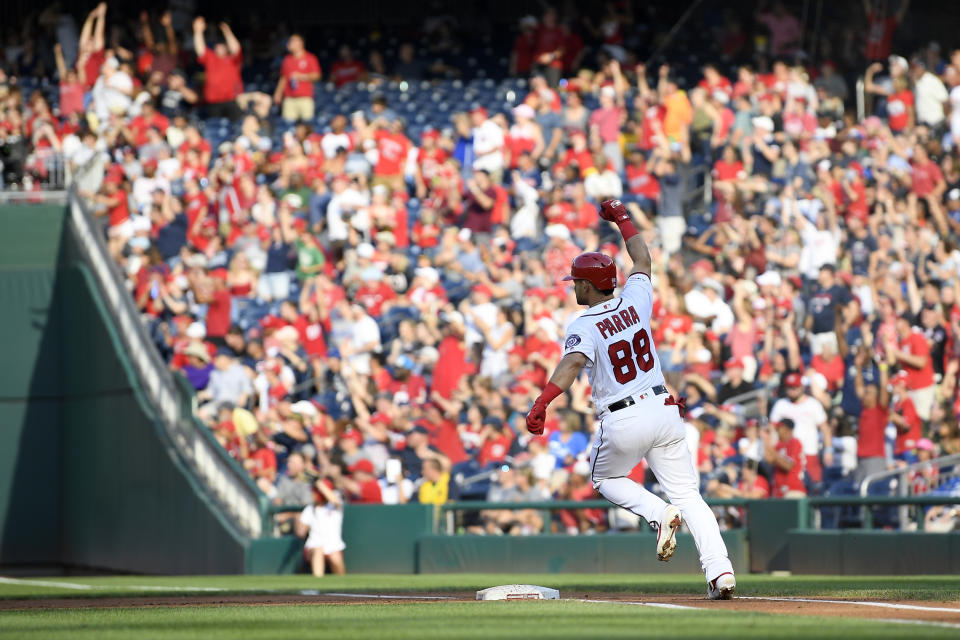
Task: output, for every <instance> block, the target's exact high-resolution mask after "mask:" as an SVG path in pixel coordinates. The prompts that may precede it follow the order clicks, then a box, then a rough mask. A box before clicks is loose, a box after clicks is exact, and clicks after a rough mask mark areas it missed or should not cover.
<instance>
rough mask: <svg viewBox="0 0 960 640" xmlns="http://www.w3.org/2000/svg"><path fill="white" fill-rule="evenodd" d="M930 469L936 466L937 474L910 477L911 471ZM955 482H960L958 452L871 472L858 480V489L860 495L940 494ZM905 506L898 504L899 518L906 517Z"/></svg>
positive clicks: (913, 472) (906, 518)
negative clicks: (900, 466)
mask: <svg viewBox="0 0 960 640" xmlns="http://www.w3.org/2000/svg"><path fill="white" fill-rule="evenodd" d="M931 469H935V470H936V474H934V475H932V476H929V477H928V476H921V477H920V478H918V479H917V481H913V480H912V479H911V478H910V476H911V474H915V473H920V474H922V473H923V472H925V471H928V470H931ZM956 486H960V454H953V455H949V456H941V457H939V458H934V459H933V460H928V461H927V462H917V463H914V464H911V465H908V466H906V467H902V468H900V469H893V470H891V471H881V472H879V473H872V474H870V475H868V476H866V477H865V478H864V479H863V480H862V481H861V482H860V485H859V487H858V491H859V493H860V496H862V497H864V498H866V497H868V496H870V495H871V494H872V495H878V496H880V495H891V494H895V495H896V496H900V497H907V496H917V495H928V494H941V495H942V494H943V493H946V492H949V491H950V490H951V489H952V488H953V487H956ZM958 499H960V498H958ZM908 510H909V508H908V507H907V506H906V505H901V506H900V510H899V518H900V522H907V521H908V519H909V513H908ZM864 517H867V515H866V514H864Z"/></svg>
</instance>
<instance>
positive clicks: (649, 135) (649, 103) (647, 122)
mask: <svg viewBox="0 0 960 640" xmlns="http://www.w3.org/2000/svg"><path fill="white" fill-rule="evenodd" d="M641 101H642V102H641V104H642V105H644V106H643V108H642V110H643V120H642V121H641V124H640V134H639V140H638V142H637V145H638V146H639V147H640V149H642V150H643V151H651V150H653V148H654V147H655V146H656V142H655V140H654V139H655V137H656V136H658V135H660V134H662V133H663V121H664V119H666V117H667V108H666V107H664V106H663V105H662V104H659V103H658V102H657V101H656V98H655V97H649V98H641Z"/></svg>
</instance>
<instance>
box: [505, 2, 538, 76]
mask: <svg viewBox="0 0 960 640" xmlns="http://www.w3.org/2000/svg"><path fill="white" fill-rule="evenodd" d="M536 46H537V19H536V18H534V17H533V16H526V17H525V18H522V19H521V20H520V33H518V34H517V37H516V38H515V39H514V41H513V51H512V52H511V54H510V75H511V76H520V77H525V76H528V75H530V69H531V68H532V67H533V53H534V50H535V49H536Z"/></svg>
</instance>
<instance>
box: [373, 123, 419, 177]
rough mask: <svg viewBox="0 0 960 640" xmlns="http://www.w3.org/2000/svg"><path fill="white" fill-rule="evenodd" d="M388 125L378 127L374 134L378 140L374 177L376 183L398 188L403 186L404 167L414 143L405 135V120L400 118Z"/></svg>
mask: <svg viewBox="0 0 960 640" xmlns="http://www.w3.org/2000/svg"><path fill="white" fill-rule="evenodd" d="M388 127H389V128H381V129H377V131H376V133H374V134H373V137H374V139H375V140H376V141H377V164H376V166H374V167H373V179H374V183H375V184H386V185H387V186H389V187H391V188H392V189H394V190H398V189H401V188H402V187H403V168H404V164H405V163H406V161H407V153H408V152H409V151H410V148H411V147H412V146H413V145H412V144H411V142H410V140H409V139H407V136H405V135H403V122H401V121H400V120H399V119H397V120H394V121H393V122H391V123H390V124H389V125H388Z"/></svg>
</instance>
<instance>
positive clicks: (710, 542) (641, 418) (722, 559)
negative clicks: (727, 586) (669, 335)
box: [590, 391, 733, 581]
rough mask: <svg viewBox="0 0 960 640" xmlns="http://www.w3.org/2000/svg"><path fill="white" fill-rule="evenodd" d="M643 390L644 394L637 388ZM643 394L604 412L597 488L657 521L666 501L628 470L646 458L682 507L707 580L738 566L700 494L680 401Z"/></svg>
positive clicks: (594, 475) (595, 456) (595, 450)
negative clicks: (627, 404)
mask: <svg viewBox="0 0 960 640" xmlns="http://www.w3.org/2000/svg"><path fill="white" fill-rule="evenodd" d="M638 395H639V394H638ZM638 395H635V396H634V400H638V402H637V403H636V404H634V405H632V406H630V407H626V408H625V409H621V410H619V411H615V412H613V413H607V414H605V415H604V416H603V417H602V418H601V420H600V429H599V430H598V431H597V435H596V437H595V438H594V441H593V447H592V448H591V450H590V473H591V480H592V481H593V486H594V488H595V489H596V490H597V491H599V492H600V494H601V495H602V496H603V497H604V498H606V499H607V500H609V501H610V502H612V503H613V504H615V505H618V506H620V507H623V508H625V509H627V510H629V511H632V512H633V513H635V514H637V515H638V516H641V517H642V518H644V519H645V520H646V521H647V522H649V523H654V522H656V523H657V524H658V525H659V523H660V519H661V518H662V516H663V511H664V509H666V508H667V503H666V502H664V501H663V500H661V499H660V498H659V497H657V496H655V495H654V494H652V493H650V492H649V491H647V490H646V489H644V488H643V486H642V485H640V484H637V483H636V482H634V481H633V480H630V479H629V478H627V474H629V473H630V471H631V470H632V469H633V468H634V467H635V466H637V464H639V462H640V460H641V459H642V458H646V459H647V465H649V467H650V469H651V470H652V471H653V473H654V475H656V477H657V480H658V481H659V482H660V486H661V487H663V490H664V492H665V493H666V494H667V497H668V498H670V502H671V503H672V504H673V505H675V506H676V507H677V508H678V509H680V513H681V514H682V515H683V520H684V522H686V524H687V528H689V529H690V533H691V534H693V539H694V541H695V542H696V544H697V551H698V552H699V553H700V564H701V565H702V567H703V571H704V573H705V574H706V577H707V580H708V581H710V580H713V579H714V578H716V577H717V576H719V575H720V574H722V573H726V572H728V571H729V572H731V573H732V572H733V566H732V565H731V564H730V559H729V558H728V557H727V546H726V545H725V544H724V543H723V538H721V537H720V527H719V526H718V525H717V519H716V517H715V516H714V515H713V512H712V511H711V510H710V507H708V506H707V503H706V502H704V501H703V498H702V497H701V496H700V488H699V486H698V484H697V475H696V472H695V470H694V467H693V462H692V461H691V459H690V449H689V448H688V447H687V443H686V441H685V439H684V436H685V430H684V426H683V421H682V420H681V418H680V413H679V411H678V410H677V407H675V406H666V405H664V404H663V402H664V400H666V399H667V398H668V397H669V396H667V395H653V393H652V392H650V391H647V392H646V393H645V394H643V395H644V396H645V397H643V398H642V399H640V398H639V397H638Z"/></svg>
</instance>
